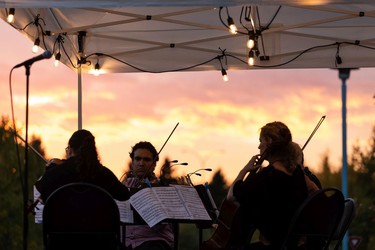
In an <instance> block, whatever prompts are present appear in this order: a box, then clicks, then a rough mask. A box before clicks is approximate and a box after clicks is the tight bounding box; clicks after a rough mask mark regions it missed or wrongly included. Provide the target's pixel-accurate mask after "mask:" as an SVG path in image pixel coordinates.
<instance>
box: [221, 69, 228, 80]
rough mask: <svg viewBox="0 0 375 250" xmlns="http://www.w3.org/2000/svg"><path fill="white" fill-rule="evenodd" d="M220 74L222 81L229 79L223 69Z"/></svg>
mask: <svg viewBox="0 0 375 250" xmlns="http://www.w3.org/2000/svg"><path fill="white" fill-rule="evenodd" d="M221 75H222V76H223V81H224V82H227V81H228V80H229V79H228V75H227V71H226V70H225V69H222V70H221Z"/></svg>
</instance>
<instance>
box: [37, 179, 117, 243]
mask: <svg viewBox="0 0 375 250" xmlns="http://www.w3.org/2000/svg"><path fill="white" fill-rule="evenodd" d="M43 241H44V246H45V249H46V250H60V249H74V250H75V249H80V250H82V249H90V250H93V249H94V250H102V249H103V250H109V249H110V250H114V249H119V248H120V246H121V244H120V215H119V210H118V206H117V204H116V202H115V201H114V200H113V198H112V196H111V195H110V194H109V193H108V192H107V191H105V190H104V189H102V188H100V187H98V186H95V185H92V184H88V183H71V184H67V185H65V186H63V187H60V188H59V189H57V190H55V191H54V192H53V193H52V194H51V195H50V197H49V198H48V199H47V201H46V203H45V206H44V209H43Z"/></svg>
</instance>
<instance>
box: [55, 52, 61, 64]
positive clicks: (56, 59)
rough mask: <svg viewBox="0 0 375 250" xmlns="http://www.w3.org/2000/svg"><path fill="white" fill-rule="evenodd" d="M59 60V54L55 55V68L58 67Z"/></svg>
mask: <svg viewBox="0 0 375 250" xmlns="http://www.w3.org/2000/svg"><path fill="white" fill-rule="evenodd" d="M60 59H61V54H60V52H59V53H57V54H56V55H55V62H54V65H55V67H57V66H59V62H60Z"/></svg>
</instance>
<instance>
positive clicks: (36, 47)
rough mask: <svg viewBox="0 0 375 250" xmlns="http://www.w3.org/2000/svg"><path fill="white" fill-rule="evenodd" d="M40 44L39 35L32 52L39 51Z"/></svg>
mask: <svg viewBox="0 0 375 250" xmlns="http://www.w3.org/2000/svg"><path fill="white" fill-rule="evenodd" d="M39 44H40V40H39V37H38V38H37V39H35V42H34V46H33V48H32V52H33V53H34V54H35V53H37V52H38V50H39Z"/></svg>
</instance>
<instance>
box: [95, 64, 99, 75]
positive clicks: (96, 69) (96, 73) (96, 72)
mask: <svg viewBox="0 0 375 250" xmlns="http://www.w3.org/2000/svg"><path fill="white" fill-rule="evenodd" d="M98 75H100V65H99V63H98V62H97V63H96V64H95V70H94V76H98Z"/></svg>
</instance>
